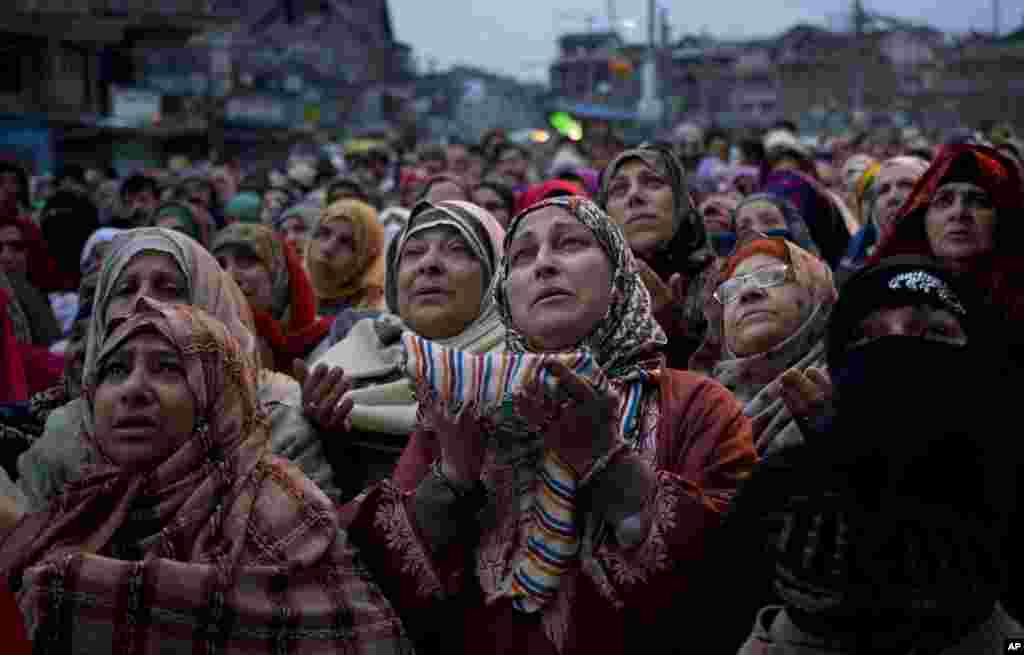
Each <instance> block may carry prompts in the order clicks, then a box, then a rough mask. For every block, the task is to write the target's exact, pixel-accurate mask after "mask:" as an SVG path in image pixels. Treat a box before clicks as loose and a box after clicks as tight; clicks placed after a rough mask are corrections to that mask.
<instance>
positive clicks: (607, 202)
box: [598, 146, 714, 369]
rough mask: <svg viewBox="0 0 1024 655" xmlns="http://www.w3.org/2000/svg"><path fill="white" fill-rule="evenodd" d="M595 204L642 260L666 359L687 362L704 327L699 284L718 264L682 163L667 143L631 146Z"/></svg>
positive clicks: (611, 168) (606, 177)
mask: <svg viewBox="0 0 1024 655" xmlns="http://www.w3.org/2000/svg"><path fill="white" fill-rule="evenodd" d="M598 203H599V204H600V205H601V206H602V207H603V208H604V210H605V211H606V212H608V217H609V218H611V219H612V221H613V222H615V224H616V225H618V226H619V227H621V228H622V230H623V232H625V234H626V239H627V240H628V243H629V247H630V248H632V250H633V254H634V256H635V257H637V259H638V260H639V261H640V262H641V263H640V266H641V274H642V275H643V278H644V283H645V284H646V285H647V290H648V292H649V293H650V294H651V299H652V302H653V310H654V317H655V319H656V320H657V321H658V323H659V324H660V325H662V326H663V327H664V329H665V331H666V333H667V335H668V346H667V349H668V364H669V366H671V367H673V368H679V369H685V368H686V365H687V362H688V360H689V358H690V356H691V355H692V354H693V352H694V351H695V350H696V349H697V346H699V345H700V343H701V341H702V339H703V337H704V331H705V329H706V327H707V325H706V323H705V320H704V316H703V314H702V312H701V302H700V299H701V289H703V288H704V286H705V285H706V284H707V278H708V276H713V275H714V271H713V269H712V268H711V267H710V264H711V262H712V260H713V255H712V253H711V251H710V249H709V248H708V243H707V237H706V235H705V232H704V223H703V221H702V220H701V218H700V216H699V215H698V213H697V211H696V209H695V208H694V206H693V201H692V199H691V198H690V193H689V189H688V187H687V183H686V180H685V172H684V170H683V167H682V165H681V164H680V163H679V160H677V159H676V157H675V155H674V154H672V152H671V151H669V150H668V149H665V148H661V147H657V146H650V147H642V148H637V149H635V150H627V151H625V152H623V153H622V154H621V155H619V156H618V157H616V158H615V159H614V160H613V161H612V162H611V163H610V164H609V165H608V167H607V168H606V169H605V171H604V174H603V175H602V184H601V193H600V195H599V198H598Z"/></svg>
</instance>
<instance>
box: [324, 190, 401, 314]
mask: <svg viewBox="0 0 1024 655" xmlns="http://www.w3.org/2000/svg"><path fill="white" fill-rule="evenodd" d="M305 263H306V270H307V271H309V277H310V280H311V282H312V283H313V291H314V292H315V293H316V300H317V314H318V315H319V316H327V317H332V318H333V317H334V316H336V315H337V314H338V313H339V312H341V311H342V310H344V309H380V308H381V307H382V306H383V303H384V226H383V225H381V224H380V221H378V220H377V210H376V209H374V208H373V207H371V206H369V205H367V204H366V203H365V202H362V201H360V200H351V199H350V200H339V201H338V202H336V203H334V204H333V205H330V206H329V207H327V208H326V209H324V210H323V213H322V214H321V215H320V218H319V219H318V220H317V222H316V225H314V226H313V231H312V234H311V235H310V239H309V242H308V243H307V244H306V252H305Z"/></svg>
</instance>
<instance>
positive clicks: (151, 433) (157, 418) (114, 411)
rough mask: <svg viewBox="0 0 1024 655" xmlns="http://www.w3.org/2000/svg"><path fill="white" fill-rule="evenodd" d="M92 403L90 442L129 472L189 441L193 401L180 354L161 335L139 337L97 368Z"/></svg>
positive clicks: (193, 422) (151, 463) (155, 461)
mask: <svg viewBox="0 0 1024 655" xmlns="http://www.w3.org/2000/svg"><path fill="white" fill-rule="evenodd" d="M98 379H99V383H98V387H97V388H96V392H95V397H94V399H93V412H94V415H95V419H96V438H97V440H98V441H99V443H100V445H101V447H102V449H103V452H104V453H106V454H107V456H108V457H110V458H111V459H112V460H113V461H114V463H115V464H117V465H118V466H121V467H123V468H126V469H130V470H141V469H147V468H151V467H153V466H154V465H157V464H159V463H160V462H163V461H164V460H166V459H167V458H168V457H169V456H170V455H171V454H172V453H174V452H175V451H176V450H178V448H180V447H181V446H182V445H183V444H184V443H185V442H186V441H188V439H189V438H190V437H191V436H192V432H193V430H194V429H195V425H196V402H195V398H194V397H193V395H192V391H191V389H189V387H188V384H187V380H186V376H185V367H184V364H183V362H182V359H181V354H180V353H179V352H178V350H177V349H176V348H174V347H173V346H172V345H171V344H170V343H168V342H167V340H165V339H164V338H163V337H162V336H159V335H157V334H155V333H152V332H143V333H140V334H138V335H136V336H134V337H132V338H130V339H128V340H127V341H125V342H124V343H123V344H122V345H121V347H120V348H118V349H117V350H116V351H114V352H113V353H111V355H110V356H109V357H107V358H106V359H105V360H104V361H103V362H102V365H101V366H100V374H99V378H98Z"/></svg>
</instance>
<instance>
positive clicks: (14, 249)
mask: <svg viewBox="0 0 1024 655" xmlns="http://www.w3.org/2000/svg"><path fill="white" fill-rule="evenodd" d="M0 270H2V271H3V272H4V273H15V274H20V275H26V274H27V273H28V246H27V245H26V243H25V240H24V239H22V237H21V229H20V228H18V227H17V226H16V225H7V226H6V227H0Z"/></svg>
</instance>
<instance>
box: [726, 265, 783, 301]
mask: <svg viewBox="0 0 1024 655" xmlns="http://www.w3.org/2000/svg"><path fill="white" fill-rule="evenodd" d="M788 279H789V266H787V265H786V264H778V265H775V266H765V267H764V268H759V269H757V270H756V271H753V272H752V273H747V274H746V275H739V276H737V277H734V278H731V279H728V280H726V281H725V282H722V283H721V284H720V285H718V289H717V290H716V291H715V293H714V298H715V300H717V301H718V302H719V303H721V304H722V305H728V304H729V303H732V302H735V301H736V300H738V299H739V297H740V294H742V293H743V290H744V289H746V288H747V286H748V285H753V286H754V287H756V288H758V289H767V288H769V287H777V286H780V285H782V284H785V283H786V280H788Z"/></svg>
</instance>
